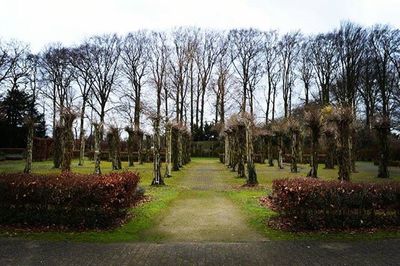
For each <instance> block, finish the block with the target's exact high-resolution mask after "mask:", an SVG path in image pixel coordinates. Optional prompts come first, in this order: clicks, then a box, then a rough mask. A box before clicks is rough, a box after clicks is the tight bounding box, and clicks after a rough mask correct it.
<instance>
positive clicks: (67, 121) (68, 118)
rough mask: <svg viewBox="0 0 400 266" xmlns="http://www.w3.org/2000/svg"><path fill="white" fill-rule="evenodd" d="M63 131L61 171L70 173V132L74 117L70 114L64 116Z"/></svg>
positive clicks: (71, 142)
mask: <svg viewBox="0 0 400 266" xmlns="http://www.w3.org/2000/svg"><path fill="white" fill-rule="evenodd" d="M63 116H64V119H63V120H64V128H63V129H64V130H63V147H62V163H61V171H62V172H69V171H71V161H72V156H73V145H74V134H73V132H72V124H73V123H74V120H75V115H74V114H71V113H67V114H64V115H63Z"/></svg>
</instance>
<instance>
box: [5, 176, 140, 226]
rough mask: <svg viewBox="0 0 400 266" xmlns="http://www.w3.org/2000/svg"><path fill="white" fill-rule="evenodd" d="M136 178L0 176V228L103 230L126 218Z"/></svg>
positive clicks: (133, 197) (131, 202)
mask: <svg viewBox="0 0 400 266" xmlns="http://www.w3.org/2000/svg"><path fill="white" fill-rule="evenodd" d="M138 182H139V176H138V175H137V174H135V173H132V172H122V173H112V174H107V175H100V176H99V175H82V174H73V173H68V172H67V173H64V174H60V175H45V176H42V175H33V174H32V175H29V174H1V175H0V213H1V216H0V224H7V225H23V226H64V227H68V228H107V227H110V226H112V225H116V224H118V223H119V222H120V221H122V220H123V219H124V218H126V216H127V213H128V209H129V207H130V206H132V204H133V203H134V201H135V191H136V187H137V184H138Z"/></svg>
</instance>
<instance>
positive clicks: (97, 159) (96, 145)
mask: <svg viewBox="0 0 400 266" xmlns="http://www.w3.org/2000/svg"><path fill="white" fill-rule="evenodd" d="M93 128H94V173H95V174H96V175H101V168H100V155H101V150H100V142H101V139H102V138H101V135H102V134H101V132H102V131H103V126H102V123H99V124H98V123H93Z"/></svg>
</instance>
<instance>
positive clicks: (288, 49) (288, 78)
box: [278, 32, 301, 117]
mask: <svg viewBox="0 0 400 266" xmlns="http://www.w3.org/2000/svg"><path fill="white" fill-rule="evenodd" d="M300 37H301V35H300V32H294V33H290V34H285V35H284V36H283V37H282V39H281V40H280V41H279V45H278V46H279V54H280V64H281V71H282V72H281V73H282V74H281V78H282V97H283V107H284V116H285V117H289V116H290V114H291V105H292V91H293V85H294V81H295V78H296V76H295V67H296V63H297V60H298V58H297V56H298V53H299V51H300V50H299V41H300Z"/></svg>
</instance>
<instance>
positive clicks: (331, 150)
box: [325, 133, 336, 169]
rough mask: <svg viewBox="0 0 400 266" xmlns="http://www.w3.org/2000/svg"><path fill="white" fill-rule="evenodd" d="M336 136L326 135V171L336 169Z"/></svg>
mask: <svg viewBox="0 0 400 266" xmlns="http://www.w3.org/2000/svg"><path fill="white" fill-rule="evenodd" d="M334 137H335V136H334V135H333V133H325V141H326V149H327V151H326V160H325V169H334V168H335V153H336V145H335V138H334Z"/></svg>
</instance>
